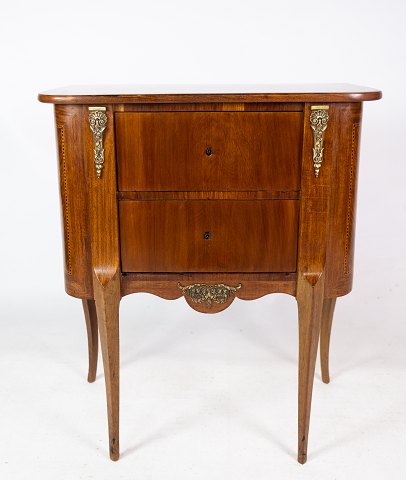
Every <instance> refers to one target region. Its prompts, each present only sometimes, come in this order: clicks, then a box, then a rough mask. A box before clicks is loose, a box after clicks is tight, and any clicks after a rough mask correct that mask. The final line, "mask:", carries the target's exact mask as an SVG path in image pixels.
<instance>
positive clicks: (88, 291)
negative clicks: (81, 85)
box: [55, 105, 93, 299]
mask: <svg viewBox="0 0 406 480" xmlns="http://www.w3.org/2000/svg"><path fill="white" fill-rule="evenodd" d="M83 115H84V114H83V107H82V106H80V105H76V106H74V105H55V125H56V138H57V144H58V156H59V178H60V195H61V207H62V211H61V214H62V227H63V234H64V252H65V290H66V292H67V293H68V294H69V295H72V296H73V297H77V298H83V299H85V298H88V299H89V298H93V285H92V276H91V250H90V233H89V217H88V205H89V202H88V186H87V185H88V182H87V181H86V179H87V172H86V165H85V158H84V141H83V123H84V122H83V118H84V117H83Z"/></svg>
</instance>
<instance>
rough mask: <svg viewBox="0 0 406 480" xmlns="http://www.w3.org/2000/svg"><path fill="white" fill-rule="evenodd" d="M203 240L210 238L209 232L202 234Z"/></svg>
mask: <svg viewBox="0 0 406 480" xmlns="http://www.w3.org/2000/svg"><path fill="white" fill-rule="evenodd" d="M203 238H204V239H205V240H210V238H211V233H210V232H204V234H203Z"/></svg>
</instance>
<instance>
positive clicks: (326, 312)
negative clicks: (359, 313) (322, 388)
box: [320, 298, 336, 383]
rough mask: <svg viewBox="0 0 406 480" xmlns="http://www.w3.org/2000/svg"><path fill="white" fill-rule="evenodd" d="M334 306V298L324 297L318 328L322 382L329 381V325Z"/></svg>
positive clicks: (330, 324) (331, 322)
mask: <svg viewBox="0 0 406 480" xmlns="http://www.w3.org/2000/svg"><path fill="white" fill-rule="evenodd" d="M335 306H336V298H326V299H324V302H323V314H322V320H321V330H320V364H321V378H322V380H323V382H324V383H329V382H330V372H329V351H330V335H331V326H332V324H333V316H334V308H335Z"/></svg>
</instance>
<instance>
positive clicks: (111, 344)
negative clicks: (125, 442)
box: [94, 272, 120, 460]
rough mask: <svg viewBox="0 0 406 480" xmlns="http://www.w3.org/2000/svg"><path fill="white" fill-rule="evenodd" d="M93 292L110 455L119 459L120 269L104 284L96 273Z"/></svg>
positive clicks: (113, 458) (114, 458)
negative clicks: (103, 381)
mask: <svg viewBox="0 0 406 480" xmlns="http://www.w3.org/2000/svg"><path fill="white" fill-rule="evenodd" d="M94 293H95V300H96V309H97V319H98V325H99V332H100V344H101V349H102V354H103V367H104V378H105V382H106V398H107V418H108V428H109V451H110V458H111V459H112V460H118V459H119V457H120V444H119V410H120V401H119V399H120V396H119V389H120V345H119V305H120V280H119V275H118V272H117V273H116V274H115V275H114V276H113V277H112V278H111V279H110V280H109V282H108V283H105V284H104V285H103V284H102V283H100V281H99V277H98V276H97V275H96V273H95V274H94Z"/></svg>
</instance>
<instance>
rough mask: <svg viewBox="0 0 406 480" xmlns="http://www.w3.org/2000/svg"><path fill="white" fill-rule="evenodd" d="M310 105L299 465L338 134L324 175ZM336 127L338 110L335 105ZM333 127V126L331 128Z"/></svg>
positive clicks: (301, 257) (302, 245)
mask: <svg viewBox="0 0 406 480" xmlns="http://www.w3.org/2000/svg"><path fill="white" fill-rule="evenodd" d="M310 114H311V105H308V104H307V105H306V107H305V128H304V139H303V163H302V185H301V210H300V229H299V252H298V277H297V294H296V298H297V303H298V310H299V394H298V406H299V408H298V410H299V411H298V462H299V463H305V462H306V461H307V445H308V435H309V423H310V410H311V401H312V391H313V379H314V369H315V363H316V356H317V347H318V341H319V336H320V325H321V315H322V307H323V299H324V284H325V268H326V248H327V239H328V233H329V232H328V228H329V218H330V217H329V210H330V193H331V188H330V183H331V182H332V179H331V170H332V149H331V144H332V139H333V131H332V129H331V128H327V130H326V131H325V136H324V142H325V143H324V160H323V163H322V168H321V170H320V173H319V177H318V178H316V177H315V174H314V167H313V162H312V152H313V150H312V147H313V133H312V130H311V127H310V121H309V119H310ZM329 115H330V121H331V122H332V124H334V118H335V108H334V106H332V105H330V110H329ZM330 127H331V124H330Z"/></svg>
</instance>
